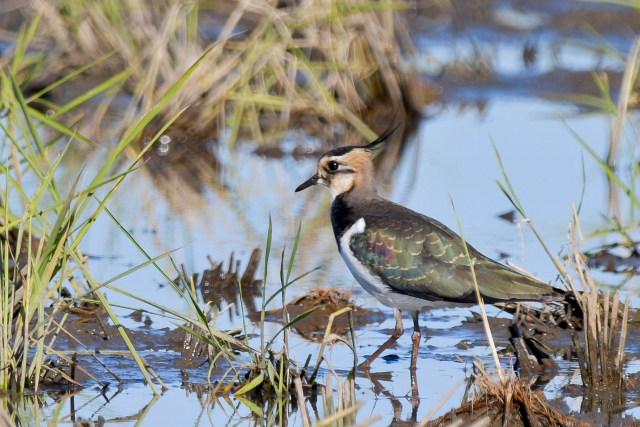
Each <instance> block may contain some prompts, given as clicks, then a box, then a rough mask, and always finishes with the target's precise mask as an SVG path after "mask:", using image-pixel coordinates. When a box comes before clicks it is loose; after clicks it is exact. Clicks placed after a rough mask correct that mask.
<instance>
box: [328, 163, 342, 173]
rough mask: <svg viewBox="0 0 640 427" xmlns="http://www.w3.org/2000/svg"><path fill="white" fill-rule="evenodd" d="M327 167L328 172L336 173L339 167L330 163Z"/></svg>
mask: <svg viewBox="0 0 640 427" xmlns="http://www.w3.org/2000/svg"><path fill="white" fill-rule="evenodd" d="M328 166H329V170H330V171H331V172H335V171H337V170H338V166H339V165H338V162H335V161H331V162H329V164H328Z"/></svg>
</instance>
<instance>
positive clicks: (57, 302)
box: [0, 26, 199, 393]
mask: <svg viewBox="0 0 640 427" xmlns="http://www.w3.org/2000/svg"><path fill="white" fill-rule="evenodd" d="M33 31H34V27H33V26H32V27H29V29H27V30H25V32H24V36H23V37H21V38H20V40H19V43H18V45H19V46H23V47H24V46H27V45H28V40H29V38H30V37H32V36H33ZM25 49H26V48H25ZM23 53H24V51H23ZM198 64H199V62H198V61H196V63H195V64H193V65H192V67H191V68H190V69H188V70H187V71H186V72H185V74H184V75H183V76H182V77H181V78H180V79H178V80H177V81H176V82H175V83H174V84H173V85H172V86H171V87H169V88H168V90H167V91H166V93H164V94H163V96H162V97H160V99H159V101H158V103H157V104H156V105H155V107H154V108H152V109H151V110H150V111H149V112H148V113H146V114H142V115H140V116H139V117H138V119H137V120H136V121H135V123H134V124H133V125H132V126H131V127H130V128H128V129H127V131H126V132H125V133H124V135H123V136H122V137H121V138H120V140H119V142H118V144H117V145H116V146H115V147H114V148H113V149H112V151H110V152H109V153H108V155H106V156H105V157H104V162H103V164H102V165H100V166H99V167H98V168H97V170H95V171H93V172H92V173H93V174H94V176H93V178H88V177H83V176H82V171H79V172H78V174H77V178H76V179H75V180H74V181H72V182H60V180H59V178H58V172H59V167H60V164H61V162H62V159H63V157H64V156H65V154H66V153H67V151H68V148H69V146H70V145H71V144H72V143H76V141H70V142H68V143H67V145H66V147H63V148H61V149H60V150H59V153H58V154H57V155H55V156H53V154H55V153H56V149H55V148H54V147H53V143H55V142H56V141H57V140H58V139H59V138H60V136H61V135H65V134H66V135H70V136H73V135H75V132H74V131H73V130H72V129H69V128H68V127H66V126H65V125H64V124H62V123H60V122H58V121H57V120H56V118H55V117H47V116H45V115H38V114H37V112H36V111H35V110H34V109H33V108H31V107H29V105H28V99H26V98H25V96H24V94H23V92H22V90H21V88H20V85H19V83H18V82H17V80H16V79H15V78H14V76H13V74H11V72H10V71H11V70H8V72H4V71H2V72H0V87H2V91H1V92H0V109H1V110H2V111H3V112H4V119H3V120H2V122H0V128H1V129H2V133H3V134H2V141H3V148H4V151H3V157H2V160H1V161H2V163H1V166H0V178H1V180H2V184H1V185H2V187H1V189H0V236H2V238H1V239H0V257H1V259H2V263H1V270H0V281H1V283H2V286H1V292H0V361H1V364H2V365H1V366H0V389H5V390H6V389H11V390H12V392H15V393H20V392H22V391H23V390H24V389H26V388H29V387H33V388H34V389H35V390H37V389H38V386H39V383H40V381H41V379H42V374H43V372H44V370H47V371H52V370H53V371H56V374H59V375H60V376H61V377H63V378H65V379H66V380H67V381H68V382H70V383H74V384H76V385H79V384H77V382H75V381H74V380H73V378H70V377H68V376H66V375H65V374H64V372H62V371H61V370H57V369H56V367H55V366H54V365H51V364H46V363H45V362H46V360H47V357H49V356H57V357H58V358H61V359H64V360H67V359H66V358H65V357H64V356H63V355H62V354H61V353H59V352H56V351H55V350H54V349H53V344H54V342H55V340H56V333H57V332H58V331H59V330H61V328H63V325H64V323H65V321H66V319H67V316H68V313H67V310H68V309H69V306H70V305H73V304H75V303H76V302H81V301H85V300H90V301H89V302H92V303H95V302H97V303H98V304H100V305H101V306H102V307H103V308H104V309H105V310H106V312H107V314H108V316H109V317H110V319H111V320H112V321H113V322H114V324H115V325H119V324H120V322H119V320H118V318H117V316H116V314H115V313H114V311H113V309H112V307H111V305H110V304H109V302H108V301H107V300H106V298H105V297H104V295H103V293H102V289H101V288H103V287H107V288H110V287H111V285H110V283H111V282H113V281H115V280H117V279H118V278H120V277H122V276H123V275H126V274H128V273H129V272H132V271H135V270H137V269H138V268H141V267H143V266H144V265H146V264H143V265H141V266H136V267H134V268H132V269H131V270H129V271H127V272H124V273H122V274H120V275H118V276H116V277H114V278H112V279H111V280H108V281H106V282H102V283H98V282H97V281H96V280H94V278H93V277H92V275H91V272H90V271H89V269H88V268H87V265H86V257H85V256H84V255H83V253H82V252H81V250H80V244H81V242H82V239H83V238H84V236H86V234H87V233H88V232H89V230H90V228H91V226H92V224H94V222H95V221H96V218H97V217H98V215H100V214H101V213H102V212H105V211H107V212H108V210H107V209H106V204H107V202H108V200H109V199H110V198H111V197H112V195H113V194H114V191H115V190H116V189H117V188H118V187H119V186H120V184H121V183H122V182H123V180H124V179H125V177H126V176H127V175H128V174H129V173H130V172H131V171H132V170H133V168H134V167H135V165H136V163H137V162H138V161H139V160H140V159H141V158H142V156H143V155H144V153H145V151H144V150H143V151H142V152H140V153H139V154H138V156H136V157H135V158H134V159H133V161H132V162H131V164H130V165H129V166H128V167H125V168H124V170H123V171H121V172H117V173H114V172H113V171H112V169H114V165H116V163H118V162H119V157H120V155H121V154H122V152H123V151H124V150H125V149H126V148H127V146H128V145H129V144H130V143H131V142H132V141H133V140H134V139H135V137H136V136H137V135H138V134H139V133H140V132H141V130H142V129H143V128H144V127H145V126H146V125H147V124H148V123H149V122H150V121H151V120H153V119H154V118H155V117H156V116H157V114H158V111H160V110H161V109H162V108H163V107H164V106H165V105H167V104H168V103H169V101H170V99H171V98H172V97H173V96H175V94H176V93H177V91H178V90H179V89H180V88H181V87H182V85H184V83H185V82H186V80H187V79H188V78H189V76H190V75H191V74H192V73H193V72H194V71H195V69H196V68H197V66H198ZM55 84H57V83H54V85H55ZM89 96H90V94H86V95H85V96H83V97H82V99H81V100H86V99H87V98H88V97H89ZM77 102H80V100H76V101H74V102H73V104H75V103H77ZM65 108H68V106H67V107H65V106H63V107H61V109H63V110H64V109H65ZM177 117H178V115H176V116H174V117H173V118H172V119H171V120H170V121H169V122H168V123H167V124H166V125H165V126H164V127H163V128H162V129H160V132H159V133H157V134H156V135H154V137H153V138H152V139H151V141H150V143H149V144H148V147H149V148H150V147H151V146H152V145H153V143H154V142H155V141H156V140H157V139H158V138H159V137H160V135H161V134H162V132H163V131H164V130H165V129H166V127H168V126H169V125H170V124H171V123H172V122H173V121H175V119H176V118H177ZM45 129H46V130H48V131H51V130H53V131H55V132H56V133H57V135H58V136H57V137H56V138H54V139H53V140H52V141H51V142H49V143H45V142H44V141H43V140H42V139H41V136H40V133H41V132H42V131H43V130H45ZM78 142H86V143H91V142H90V141H88V140H86V139H82V138H81V139H79V140H78ZM149 148H147V149H149ZM110 173H111V174H112V175H110ZM81 178H83V179H82V181H83V182H84V181H86V182H87V185H86V186H85V185H82V186H81V185H80V184H79V182H80V181H81ZM26 182H31V183H34V184H33V186H27V185H26V184H25V183H26ZM101 190H102V191H101ZM96 192H99V193H100V194H101V199H100V200H97V202H96V198H95V197H94V194H96ZM154 261H155V259H151V260H150V262H149V263H151V262H154ZM118 330H119V332H120V334H121V336H122V338H123V340H124V341H125V343H126V345H127V346H128V349H129V352H130V354H131V356H132V357H133V358H134V359H135V360H136V363H137V364H138V367H139V368H140V371H141V372H142V374H143V376H144V378H145V380H146V381H147V383H148V384H149V385H150V387H151V388H152V390H153V391H154V393H156V392H157V391H156V387H155V385H154V383H153V381H152V379H151V377H150V376H149V373H148V369H147V367H146V366H145V363H144V361H143V360H142V358H140V357H139V355H138V354H137V352H136V351H135V348H134V347H133V344H132V343H131V341H130V340H129V338H128V337H127V334H126V332H125V331H124V329H123V328H118ZM68 362H69V363H71V364H72V365H73V368H75V367H76V362H75V358H74V359H73V360H70V361H68ZM100 385H101V386H102V384H100Z"/></svg>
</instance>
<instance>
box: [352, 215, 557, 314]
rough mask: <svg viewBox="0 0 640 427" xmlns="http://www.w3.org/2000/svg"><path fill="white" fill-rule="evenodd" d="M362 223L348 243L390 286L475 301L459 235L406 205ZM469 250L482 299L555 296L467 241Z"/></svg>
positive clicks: (421, 295) (439, 297)
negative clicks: (473, 260) (490, 257)
mask: <svg viewBox="0 0 640 427" xmlns="http://www.w3.org/2000/svg"><path fill="white" fill-rule="evenodd" d="M394 207H395V208H396V210H397V209H400V208H401V207H400V206H397V205H394ZM403 209H404V208H403ZM365 223H366V227H365V232H364V233H361V234H356V235H354V236H352V238H351V241H350V248H351V250H352V251H353V254H354V255H355V257H356V258H357V259H358V260H359V261H360V262H362V263H363V264H365V265H366V266H367V267H368V268H369V269H371V270H373V271H374V272H375V273H376V274H377V275H378V276H379V277H380V278H381V279H382V280H383V281H384V282H385V283H387V284H388V285H389V286H390V287H391V288H392V290H393V291H396V292H399V293H402V294H407V295H411V296H414V297H417V298H422V299H427V300H434V301H438V300H446V301H457V302H476V295H475V289H474V284H473V279H472V276H471V270H470V268H469V262H468V259H467V257H466V255H465V253H464V248H463V245H462V240H461V238H460V237H459V236H458V235H457V234H455V233H454V232H453V231H451V230H450V229H449V228H447V227H446V226H445V225H443V224H441V223H439V222H438V221H435V220H433V219H431V218H428V217H425V216H422V215H419V214H416V213H415V212H413V211H410V210H408V209H407V210H405V211H404V212H402V213H401V214H398V212H386V215H385V212H384V211H383V212H377V213H376V214H374V215H370V216H366V217H365ZM469 251H470V254H471V257H472V259H475V264H474V266H475V272H476V277H477V280H478V286H479V289H480V293H481V295H482V296H483V297H484V299H485V300H486V301H487V302H497V301H518V300H520V301H523V300H529V301H531V300H533V301H537V300H549V299H558V298H557V297H558V294H555V293H554V292H553V289H552V288H551V287H550V286H548V285H547V284H545V283H542V282H540V281H538V280H536V279H532V278H529V277H527V276H523V275H522V274H520V273H518V272H516V271H514V270H512V269H510V268H508V267H506V266H503V265H502V264H499V263H497V262H495V261H493V260H491V259H489V258H487V257H485V256H483V255H482V254H480V253H479V252H478V251H476V250H475V249H473V248H472V247H471V246H469Z"/></svg>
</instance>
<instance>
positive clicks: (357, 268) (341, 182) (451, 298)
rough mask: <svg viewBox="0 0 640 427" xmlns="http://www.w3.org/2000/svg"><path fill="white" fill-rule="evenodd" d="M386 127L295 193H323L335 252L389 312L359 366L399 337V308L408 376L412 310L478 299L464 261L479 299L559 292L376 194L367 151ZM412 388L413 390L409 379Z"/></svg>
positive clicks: (557, 296) (334, 153) (547, 298)
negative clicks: (405, 318) (389, 328)
mask: <svg viewBox="0 0 640 427" xmlns="http://www.w3.org/2000/svg"><path fill="white" fill-rule="evenodd" d="M396 127H397V126H396ZM393 130H395V129H393ZM393 130H391V131H387V132H385V133H384V134H383V135H381V136H380V137H379V138H378V139H376V140H375V141H373V142H371V143H369V144H367V145H358V146H345V147H339V148H335V149H332V150H329V151H327V152H326V153H324V154H323V155H322V156H321V157H320V159H319V160H318V164H317V171H316V173H315V174H314V175H313V176H312V177H311V178H309V179H308V180H306V181H305V182H303V183H302V184H300V185H299V186H298V187H297V188H296V189H295V191H296V192H299V191H302V190H305V189H307V188H309V187H312V186H322V187H324V188H326V189H327V190H329V193H330V194H331V224H332V226H333V233H334V235H335V239H336V243H337V245H338V250H339V252H340V255H341V256H342V258H343V260H344V262H345V263H346V265H347V267H348V268H349V270H350V271H351V273H352V275H353V276H354V277H355V279H356V281H357V282H358V283H359V284H360V285H361V286H362V287H363V288H364V289H365V290H366V291H367V292H369V293H370V294H371V295H373V296H374V297H375V298H376V299H377V300H378V301H379V302H380V303H382V304H383V305H385V306H388V307H391V308H392V309H393V311H394V317H395V320H396V326H395V329H394V332H393V334H392V335H391V337H390V338H389V339H388V340H387V341H386V342H385V343H384V344H382V346H380V348H379V349H378V350H376V351H375V352H374V353H373V354H372V355H371V356H369V357H368V358H367V359H366V360H365V361H364V362H363V363H361V364H360V365H359V367H360V368H362V369H368V368H369V367H370V365H371V363H372V362H373V361H374V360H375V359H376V358H377V357H378V356H379V355H380V354H381V353H382V352H383V351H384V350H386V349H387V348H388V347H389V346H390V345H392V344H393V343H394V342H395V341H397V340H398V338H400V336H402V335H403V334H404V327H403V323H402V312H403V311H405V312H407V313H409V314H410V315H411V318H412V320H413V329H414V330H413V334H412V336H411V340H412V344H413V345H412V350H411V365H410V370H411V371H412V372H413V373H415V371H416V364H417V358H418V350H419V344H420V339H421V335H422V334H421V332H420V325H419V322H418V315H419V313H421V312H424V311H428V310H433V309H439V308H447V307H454V306H461V305H468V306H471V305H474V304H478V300H477V295H476V290H475V284H474V280H473V277H472V271H471V265H470V262H469V260H470V259H471V260H473V268H474V271H475V275H476V281H477V284H478V289H479V292H480V295H481V297H482V299H483V301H484V302H486V303H501V302H502V303H504V302H520V301H539V302H552V301H560V300H563V299H564V296H565V295H564V292H563V291H562V290H561V289H557V288H554V287H552V286H550V285H549V284H547V283H545V282H542V281H540V280H538V279H536V278H533V277H530V276H526V275H524V274H521V273H519V272H518V271H516V270H514V269H512V268H510V267H508V266H506V265H503V264H501V263H499V262H497V261H494V260H492V259H491V258H489V257H487V256H485V255H483V254H481V253H480V252H479V251H477V250H476V249H475V248H473V246H471V245H469V244H466V246H467V248H468V252H469V257H467V254H466V252H465V249H464V245H465V243H466V242H464V241H463V239H462V238H461V237H460V236H459V235H458V234H456V233H455V232H454V231H452V230H451V229H449V228H448V227H447V226H446V225H444V224H442V223H441V222H439V221H437V220H435V219H433V218H430V217H428V216H426V215H423V214H421V213H418V212H415V211H413V210H411V209H409V208H406V207H404V206H401V205H399V204H396V203H394V202H392V201H390V200H387V199H384V198H383V197H381V196H380V195H379V194H378V192H377V190H376V183H375V180H374V165H373V153H374V150H375V149H376V148H378V147H381V146H382V145H383V143H384V142H385V141H386V140H387V138H388V137H389V136H390V135H391V133H392V132H393ZM413 378H414V377H412V383H413V382H414V381H415V380H414V379H413ZM412 389H414V391H415V392H416V393H417V383H416V384H412Z"/></svg>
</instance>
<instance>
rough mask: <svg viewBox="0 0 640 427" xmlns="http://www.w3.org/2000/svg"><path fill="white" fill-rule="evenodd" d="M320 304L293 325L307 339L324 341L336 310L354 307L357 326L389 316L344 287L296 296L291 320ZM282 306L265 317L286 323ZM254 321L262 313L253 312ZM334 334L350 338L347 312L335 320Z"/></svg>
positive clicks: (293, 329)
mask: <svg viewBox="0 0 640 427" xmlns="http://www.w3.org/2000/svg"><path fill="white" fill-rule="evenodd" d="M314 307H319V308H318V309H317V310H315V311H313V312H311V313H310V314H309V315H308V316H306V317H304V318H302V319H300V320H299V321H297V322H296V323H295V324H294V325H292V326H291V330H292V331H293V332H295V333H296V334H298V335H299V336H301V337H302V338H304V339H306V340H307V341H311V342H317V343H321V342H322V340H323V339H324V333H325V329H326V327H327V322H328V321H329V316H331V315H332V314H333V313H335V312H337V311H339V310H341V309H343V308H346V307H350V308H351V310H352V313H353V319H354V326H355V327H356V328H357V327H360V326H366V325H368V324H371V323H379V322H382V321H383V320H384V319H385V318H386V315H385V314H384V313H382V312H381V311H379V310H369V309H366V308H363V307H360V306H358V305H356V304H355V303H354V302H353V301H352V299H351V292H348V291H344V290H341V289H335V288H328V289H315V290H312V291H309V292H307V293H306V294H304V295H301V296H299V297H296V298H294V299H292V300H291V301H289V303H287V305H286V309H287V313H288V315H289V318H290V319H295V318H297V317H298V316H300V315H301V314H303V313H305V312H307V311H309V310H311V309H313V308H314ZM282 311H283V309H282V308H278V309H275V310H270V311H267V312H265V316H264V319H265V320H266V321H269V322H277V323H280V324H282V319H283V317H282ZM249 319H251V320H252V321H259V320H260V312H253V313H249ZM331 330H332V333H335V334H337V335H338V336H341V337H346V336H347V335H348V333H349V318H348V316H347V313H343V314H340V315H338V316H336V317H335V319H334V320H333V325H332V327H331Z"/></svg>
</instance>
